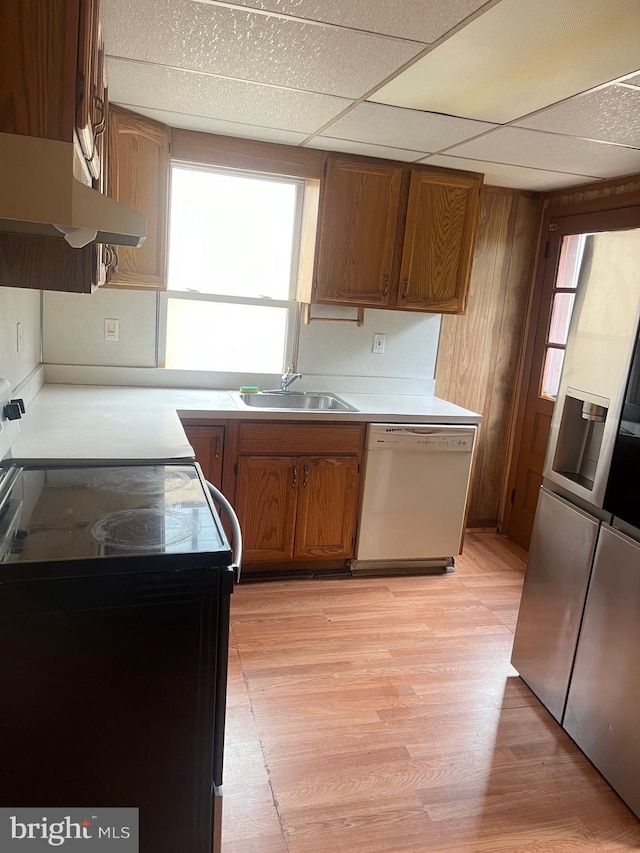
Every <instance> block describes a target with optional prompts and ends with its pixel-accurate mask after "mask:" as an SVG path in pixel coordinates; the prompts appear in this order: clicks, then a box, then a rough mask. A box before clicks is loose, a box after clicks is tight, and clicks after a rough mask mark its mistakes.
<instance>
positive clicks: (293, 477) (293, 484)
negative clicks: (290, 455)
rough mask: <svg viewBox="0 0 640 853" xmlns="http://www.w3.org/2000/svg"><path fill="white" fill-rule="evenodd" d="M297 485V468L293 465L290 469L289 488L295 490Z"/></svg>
mask: <svg viewBox="0 0 640 853" xmlns="http://www.w3.org/2000/svg"><path fill="white" fill-rule="evenodd" d="M297 485H298V466H297V465H294V466H293V468H292V469H291V487H292V488H293V489H295V487H296V486H297Z"/></svg>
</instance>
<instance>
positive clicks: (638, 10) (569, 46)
mask: <svg viewBox="0 0 640 853" xmlns="http://www.w3.org/2000/svg"><path fill="white" fill-rule="evenodd" d="M639 19H640V5H639V3H638V0H607V2H606V3H603V2H602V0H562V2H561V3H559V2H558V0H535V2H531V0H501V2H499V3H497V4H496V5H494V6H492V8H490V9H488V10H487V11H486V12H484V14H482V15H480V16H479V17H477V18H476V19H475V20H473V21H471V22H470V23H469V24H468V25H467V26H465V27H463V28H462V29H461V30H459V31H458V32H457V33H455V34H454V35H453V36H451V38H449V39H447V40H446V41H445V42H443V43H442V44H440V45H438V46H437V47H436V48H435V49H434V50H432V51H431V52H429V53H428V54H427V55H426V56H424V57H423V58H422V59H419V60H418V61H417V62H415V63H414V64H413V65H412V66H410V67H409V68H408V69H407V70H406V71H404V72H402V73H401V74H399V75H398V76H397V77H396V78H395V79H393V80H392V81H391V82H389V83H387V84H386V85H385V86H383V87H382V88H381V89H379V90H378V91H377V92H376V93H375V94H374V95H372V96H370V97H369V100H373V101H379V102H381V103H386V104H394V105H396V106H400V107H410V108H413V109H421V110H430V111H432V112H438V113H448V114H452V115H458V116H466V117H467V118H476V119H484V120H485V121H493V122H498V123H505V122H509V121H513V120H514V119H517V118H520V117H522V116H525V115H528V114H529V113H531V112H533V111H534V110H539V109H541V108H542V107H546V106H548V105H549V104H553V103H557V102H558V101H560V100H562V99H564V98H568V97H571V96H572V95H576V94H578V93H579V92H584V91H585V90H587V89H592V88H594V86H598V85H600V84H601V83H603V82H606V81H609V80H614V79H616V78H618V77H622V76H623V75H625V74H629V73H631V72H634V71H636V70H637V68H638V21H639Z"/></svg>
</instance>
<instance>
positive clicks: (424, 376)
mask: <svg viewBox="0 0 640 853" xmlns="http://www.w3.org/2000/svg"><path fill="white" fill-rule="evenodd" d="M106 318H115V319H119V320H120V338H119V340H118V341H117V342H114V341H105V340H104V321H105V319H106ZM374 332H380V333H382V334H385V335H386V342H385V343H386V346H385V352H384V354H382V355H378V354H374V353H373V352H372V349H371V348H372V338H373V334H374ZM439 333H440V316H439V315H435V314H418V313H409V312H402V311H381V310H373V309H372V310H369V309H367V310H366V311H365V323H364V326H362V327H358V326H356V324H355V323H353V324H352V323H333V322H311V323H310V324H309V325H303V326H302V327H301V329H300V341H299V348H298V353H299V356H298V363H297V369H298V371H299V372H301V373H303V374H304V380H303V381H302V382H300V383H299V385H298V387H299V388H301V389H302V388H304V387H307V388H312V387H314V386H317V387H318V388H319V387H320V385H321V384H322V385H323V386H325V385H326V387H329V385H328V384H327V383H329V382H330V383H331V387H333V388H334V390H340V389H341V390H344V391H346V390H350V391H358V390H362V391H375V390H381V391H382V390H384V391H386V392H388V393H394V391H395V392H397V393H418V394H424V393H433V385H434V375H435V363H436V354H437V349H438V337H439ZM155 353H156V296H155V294H153V293H144V292H142V291H115V290H101V291H97V292H96V293H94V294H92V295H90V296H82V295H76V294H66V293H45V294H44V321H43V360H44V362H45V364H47V365H62V366H65V365H67V366H69V367H68V369H67V368H65V367H61V368H56V369H55V370H53V369H52V370H48V372H47V378H48V380H49V381H62V382H66V381H69V382H104V383H111V382H113V383H114V384H132V385H138V384H153V385H162V384H167V385H175V384H176V378H175V373H176V371H171V373H170V374H169V373H168V372H167V373H166V374H164V375H165V376H166V383H165V382H164V381H163V376H162V375H158V374H162V373H163V372H162V371H151V370H149V368H153V366H154V365H155ZM75 365H87V366H98V369H97V370H93V371H88V370H86V369H83V370H79V369H74V368H73V367H71V366H75ZM122 367H124V368H146V370H145V371H139V370H138V371H133V370H131V372H130V374H129V376H128V377H127V376H126V375H125V373H126V371H125V373H123V371H122V370H116V368H122ZM109 368H113V370H112V371H111V372H110V371H109ZM194 373H195V372H194ZM183 375H184V383H182V382H181V383H180V384H184V385H185V386H188V387H197V386H198V385H199V386H200V387H202V386H214V387H219V388H237V387H238V376H237V375H234V374H227V375H224V376H223V375H218V374H202V375H201V377H200V379H199V378H198V375H192V374H191V372H189V375H188V376H187V373H186V372H184V373H183ZM335 377H343V378H344V381H343V382H340V383H338V384H337V383H336V382H335V381H334V378H335ZM250 379H251V377H246V378H243V380H242V381H243V382H246V381H249V380H250ZM374 380H375V381H374ZM261 382H262V383H264V382H269V380H268V379H266V378H265V377H262V378H261ZM270 384H273V380H271V382H270Z"/></svg>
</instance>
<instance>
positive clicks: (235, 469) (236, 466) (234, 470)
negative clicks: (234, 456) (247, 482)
mask: <svg viewBox="0 0 640 853" xmlns="http://www.w3.org/2000/svg"><path fill="white" fill-rule="evenodd" d="M233 473H234V474H235V475H236V476H237V475H238V463H237V462H236V463H235V464H234V466H233Z"/></svg>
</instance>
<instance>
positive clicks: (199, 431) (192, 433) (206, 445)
mask: <svg viewBox="0 0 640 853" xmlns="http://www.w3.org/2000/svg"><path fill="white" fill-rule="evenodd" d="M184 431H185V432H186V434H187V438H188V439H189V444H190V445H191V447H193V450H194V453H195V455H196V461H197V462H198V463H199V464H200V467H201V468H202V473H203V474H204V476H205V477H206V478H207V480H208V481H209V482H210V483H213V485H214V486H216V487H217V488H218V489H220V488H222V454H223V452H224V427H223V426H188V425H187V426H185V428H184Z"/></svg>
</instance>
